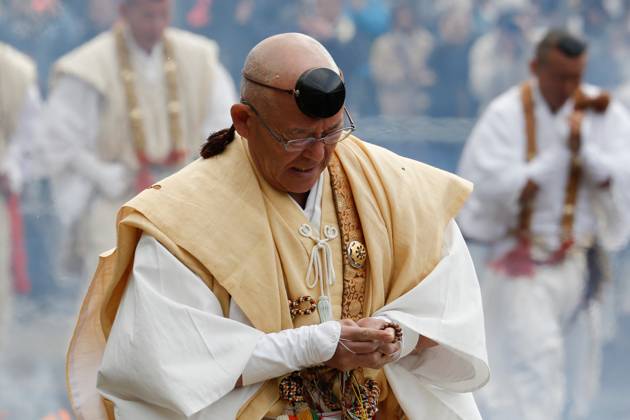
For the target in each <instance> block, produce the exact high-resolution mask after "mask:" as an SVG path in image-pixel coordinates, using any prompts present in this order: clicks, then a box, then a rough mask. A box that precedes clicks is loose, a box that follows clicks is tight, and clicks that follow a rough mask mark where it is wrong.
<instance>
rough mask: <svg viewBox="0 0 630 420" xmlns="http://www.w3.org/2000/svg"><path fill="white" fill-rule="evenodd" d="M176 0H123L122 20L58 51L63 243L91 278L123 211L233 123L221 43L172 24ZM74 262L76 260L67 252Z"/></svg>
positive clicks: (55, 156) (54, 121)
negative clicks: (119, 211)
mask: <svg viewBox="0 0 630 420" xmlns="http://www.w3.org/2000/svg"><path fill="white" fill-rule="evenodd" d="M171 8H172V2H171V1H170V0H121V1H120V21H119V22H118V23H117V24H116V25H115V26H114V27H113V28H112V29H111V30H110V31H107V32H104V33H102V34H100V35H98V36H97V37H95V38H94V39H92V40H91V41H89V42H87V43H86V44H84V45H82V46H80V47H78V48H77V49H76V50H74V51H71V52H70V53H68V54H67V55H65V56H63V57H61V58H60V59H59V60H58V61H57V62H56V63H55V65H54V68H53V71H52V74H51V93H50V95H49V98H48V102H47V107H46V111H45V125H46V131H47V139H48V141H47V146H48V147H47V148H46V151H47V156H48V162H49V166H50V168H49V169H50V172H51V177H52V186H53V193H54V194H53V199H54V202H55V205H56V207H57V213H58V215H59V218H60V221H61V223H62V225H63V228H64V231H65V232H66V243H65V244H64V246H62V247H60V248H61V249H64V252H68V254H69V255H67V256H73V255H77V256H78V257H79V261H80V265H81V266H82V267H81V268H82V270H81V271H82V272H83V274H84V275H89V274H91V273H92V272H93V269H94V267H95V263H96V260H97V257H98V255H99V254H100V253H101V252H103V251H105V250H107V249H108V248H111V247H112V246H114V244H115V230H114V229H113V224H112V223H110V221H111V222H113V221H114V218H115V214H116V209H117V208H118V207H119V206H120V205H121V204H122V203H124V202H125V201H126V200H128V199H129V198H131V197H132V196H133V195H134V194H135V193H136V192H138V191H140V190H142V189H143V188H146V187H148V186H150V185H151V184H152V182H153V181H155V180H157V179H160V178H162V177H164V176H166V175H168V174H170V173H173V172H175V171H176V170H177V169H179V168H181V167H182V166H184V164H185V163H187V162H189V161H190V160H191V159H193V158H194V156H195V155H196V153H197V151H198V149H199V147H200V146H201V144H202V143H203V141H204V140H205V138H206V137H207V136H208V135H209V133H211V132H213V131H216V130H218V129H220V128H222V127H225V125H226V124H227V123H228V122H229V107H230V105H231V104H232V103H233V102H234V100H235V98H236V93H235V88H234V83H233V81H232V79H231V77H230V76H229V74H228V73H227V71H226V70H225V68H224V67H223V65H222V64H221V63H220V62H219V60H218V47H217V45H216V44H215V43H214V42H213V41H211V40H209V39H207V38H204V37H201V36H198V35H194V34H192V33H188V32H185V31H182V30H178V29H174V28H169V27H168V25H169V22H170V19H171ZM64 260H65V261H72V258H65V257H64Z"/></svg>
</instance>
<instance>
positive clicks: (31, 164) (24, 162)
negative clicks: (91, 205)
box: [0, 85, 44, 349]
mask: <svg viewBox="0 0 630 420" xmlns="http://www.w3.org/2000/svg"><path fill="white" fill-rule="evenodd" d="M0 94H1V92H0ZM40 111H41V97H40V94H39V90H38V89H37V86H35V85H32V86H31V87H30V88H29V89H28V90H27V92H26V98H25V100H24V103H23V105H22V109H21V111H20V113H19V118H18V121H17V124H16V127H15V131H14V132H13V134H12V135H11V138H10V139H9V142H8V147H7V150H6V155H5V156H0V174H2V175H5V176H6V177H7V179H8V182H9V188H10V189H11V191H12V192H13V193H18V194H19V193H20V192H21V191H22V187H23V185H24V183H25V182H27V181H29V180H33V179H35V178H38V177H41V176H42V175H43V174H44V170H43V168H42V167H43V166H44V165H39V164H37V163H38V162H37V154H38V145H39V142H40V140H41V132H40V124H39V121H40V120H39V117H40ZM0 123H1V122H0ZM10 232H11V226H10V225H9V217H8V214H7V212H6V206H5V205H4V197H2V196H1V195H0V349H1V348H2V342H3V339H4V335H5V331H6V329H7V325H8V323H9V321H10V314H11V294H12V289H13V276H12V274H11V241H10V237H9V234H10Z"/></svg>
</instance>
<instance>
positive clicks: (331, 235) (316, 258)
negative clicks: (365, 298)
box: [299, 224, 339, 322]
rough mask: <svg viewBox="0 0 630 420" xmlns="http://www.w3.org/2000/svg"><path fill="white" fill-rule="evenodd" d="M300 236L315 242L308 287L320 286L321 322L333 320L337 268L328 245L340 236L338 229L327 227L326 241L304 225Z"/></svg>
mask: <svg viewBox="0 0 630 420" xmlns="http://www.w3.org/2000/svg"><path fill="white" fill-rule="evenodd" d="M299 232H300V235H302V236H304V237H305V238H310V239H312V240H313V241H315V245H313V248H311V257H310V261H309V264H308V269H307V270H306V279H305V281H306V286H307V287H308V288H309V289H313V288H315V287H316V286H317V284H319V291H320V297H319V300H318V301H317V311H318V312H319V320H320V322H326V321H330V320H332V319H333V315H332V306H331V305H330V297H329V293H330V286H332V285H333V284H335V280H336V278H335V267H334V265H333V264H334V263H333V256H332V249H331V248H330V245H329V244H328V242H329V241H331V240H333V239H335V238H336V237H337V236H338V235H339V231H338V230H337V228H336V227H334V226H330V225H326V226H325V227H324V236H325V238H324V239H318V238H317V237H315V236H314V235H313V229H312V228H311V226H310V225H307V224H303V225H301V226H300V229H299Z"/></svg>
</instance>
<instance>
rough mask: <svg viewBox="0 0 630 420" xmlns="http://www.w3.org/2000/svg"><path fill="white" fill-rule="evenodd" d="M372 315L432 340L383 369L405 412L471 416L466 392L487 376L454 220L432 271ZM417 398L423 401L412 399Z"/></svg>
mask: <svg viewBox="0 0 630 420" xmlns="http://www.w3.org/2000/svg"><path fill="white" fill-rule="evenodd" d="M375 315H376V316H379V315H383V316H386V317H388V318H390V319H393V320H395V321H397V322H399V323H400V324H401V325H403V326H404V328H405V329H410V330H412V331H414V332H415V333H417V334H419V335H423V336H425V337H428V338H430V339H431V340H433V341H435V342H437V343H438V345H437V346H435V347H432V348H429V349H425V350H423V351H422V352H421V353H419V354H413V353H412V354H410V355H408V356H405V357H403V358H401V359H400V360H398V361H396V362H394V363H392V364H390V365H388V366H386V368H385V372H386V374H387V379H388V381H389V383H390V385H391V387H392V389H393V390H394V392H395V394H396V396H397V399H398V401H399V402H400V404H401V405H402V407H403V409H404V410H405V413H406V414H407V415H408V416H409V417H410V418H434V417H422V416H420V415H419V412H418V410H429V411H423V412H424V413H425V414H426V413H433V414H432V415H437V413H439V412H445V413H446V412H450V413H451V415H452V413H453V412H455V413H457V415H458V416H460V417H453V418H463V419H472V418H477V416H478V412H477V409H476V406H475V405H474V401H473V400H472V397H471V396H470V392H471V391H474V390H476V389H478V388H480V387H482V386H483V385H484V384H485V383H486V382H487V381H488V380H489V375H490V372H489V368H488V356H487V352H486V343H485V332H484V320H483V309H482V304H481V293H480V290H479V284H478V281H477V276H476V274H475V269H474V266H473V263H472V260H471V258H470V255H469V253H468V250H467V248H466V244H465V242H464V239H463V237H462V235H461V233H460V231H459V229H458V227H457V225H456V223H455V222H454V221H451V222H450V223H449V224H448V226H447V227H446V232H445V240H444V246H443V251H442V258H441V260H440V262H439V263H438V264H437V266H436V267H435V268H434V270H433V271H432V272H431V273H430V274H429V275H428V276H427V277H426V278H425V279H424V280H423V281H422V282H420V283H419V284H418V285H417V286H416V287H415V288H414V289H412V290H411V291H409V292H407V293H406V294H404V295H402V296H401V297H399V298H398V299H396V300H394V301H393V302H391V303H389V304H388V305H386V306H385V307H383V308H382V309H380V310H379V311H378V312H377V313H376V314H375ZM436 398H437V400H439V401H440V402H441V403H440V404H436V401H435V399H436ZM418 399H425V401H423V403H417V400H418ZM412 401H414V403H413V404H411V403H410V402H412ZM429 407H434V408H433V409H430V408H429ZM432 410H435V411H432ZM435 418H451V417H448V416H447V417H441V416H439V417H435Z"/></svg>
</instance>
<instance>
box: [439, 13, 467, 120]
mask: <svg viewBox="0 0 630 420" xmlns="http://www.w3.org/2000/svg"><path fill="white" fill-rule="evenodd" d="M472 18H473V16H472V10H471V8H469V7H465V8H461V7H449V8H447V9H446V10H444V11H443V12H442V13H441V14H440V16H439V18H438V32H437V34H436V39H435V48H434V49H433V51H432V53H431V56H430V57H429V62H428V65H429V68H430V69H431V70H432V71H433V73H435V75H436V80H435V83H434V84H433V86H432V87H431V88H430V89H429V93H430V97H431V106H430V108H429V110H428V113H429V115H431V116H432V117H474V116H476V115H477V106H476V100H475V98H474V97H473V95H472V93H471V92H470V89H469V84H468V81H469V79H470V76H469V73H470V72H469V67H468V57H469V56H470V49H471V47H472V44H473V42H474V39H475V37H474V33H473V31H472Z"/></svg>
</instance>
